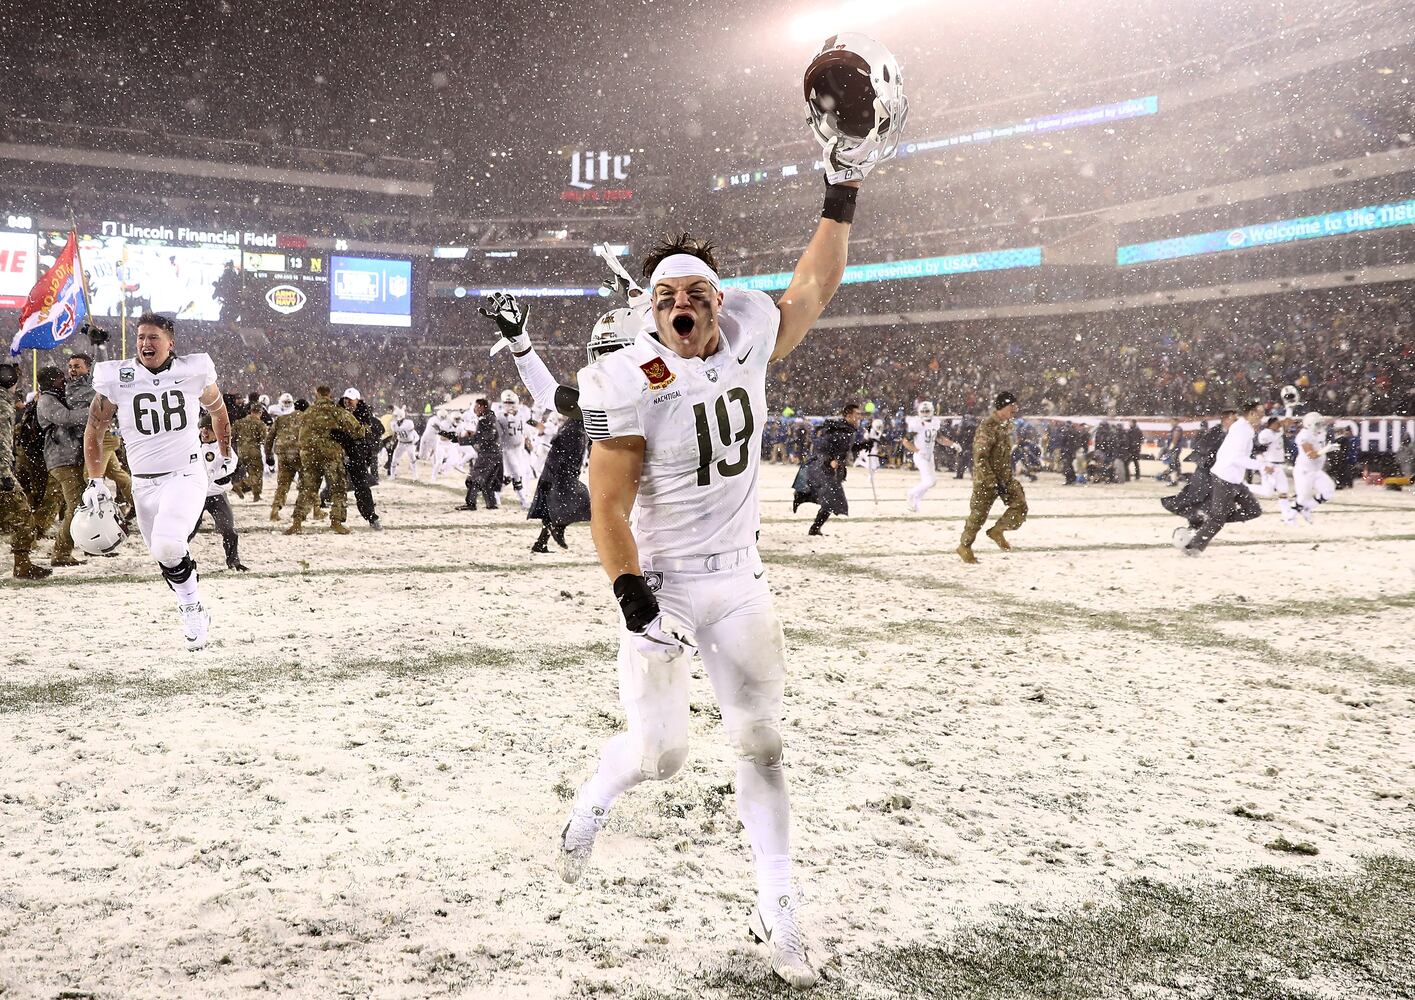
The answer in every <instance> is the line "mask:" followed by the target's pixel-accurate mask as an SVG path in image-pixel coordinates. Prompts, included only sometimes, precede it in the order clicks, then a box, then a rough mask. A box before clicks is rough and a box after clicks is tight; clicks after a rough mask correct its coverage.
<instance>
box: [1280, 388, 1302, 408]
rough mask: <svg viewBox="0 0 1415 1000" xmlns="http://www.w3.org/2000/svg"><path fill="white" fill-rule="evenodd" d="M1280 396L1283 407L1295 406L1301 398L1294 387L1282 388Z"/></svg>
mask: <svg viewBox="0 0 1415 1000" xmlns="http://www.w3.org/2000/svg"><path fill="white" fill-rule="evenodd" d="M1281 395H1282V402H1283V405H1285V406H1296V405H1297V402H1298V400H1300V399H1301V398H1302V397H1301V394H1300V393H1299V392H1298V391H1297V386H1295V385H1285V386H1283V387H1282V393H1281Z"/></svg>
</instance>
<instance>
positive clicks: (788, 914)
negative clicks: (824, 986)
mask: <svg viewBox="0 0 1415 1000" xmlns="http://www.w3.org/2000/svg"><path fill="white" fill-rule="evenodd" d="M796 906H797V901H796V900H795V899H794V898H792V897H791V896H782V897H781V898H780V899H778V900H777V901H776V903H775V905H773V906H770V907H768V909H767V912H766V913H765V914H763V913H762V908H761V904H758V905H757V907H756V909H754V910H753V911H752V919H751V921H750V923H749V924H748V925H747V927H748V930H749V932H750V933H751V935H752V937H754V938H756V939H757V940H758V941H760V942H761V943H762V944H764V945H766V946H767V947H768V948H770V949H771V971H772V972H775V973H776V974H777V975H778V976H780V977H781V978H782V979H783V980H784V981H785V982H787V983H788V984H790V985H791V986H798V987H810V986H814V985H815V984H816V979H817V976H816V970H815V969H813V968H811V960H810V959H809V958H808V957H806V942H805V941H804V940H803V939H802V937H801V926H800V924H798V923H797V922H796Z"/></svg>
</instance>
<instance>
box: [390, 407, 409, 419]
mask: <svg viewBox="0 0 1415 1000" xmlns="http://www.w3.org/2000/svg"><path fill="white" fill-rule="evenodd" d="M407 415H408V411H407V410H406V409H404V408H403V407H401V406H395V407H393V419H394V420H402V419H403V418H404V417H406V416H407Z"/></svg>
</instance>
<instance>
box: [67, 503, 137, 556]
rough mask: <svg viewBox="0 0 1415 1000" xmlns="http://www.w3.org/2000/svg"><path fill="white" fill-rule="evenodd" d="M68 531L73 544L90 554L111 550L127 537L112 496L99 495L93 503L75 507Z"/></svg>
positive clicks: (96, 554)
mask: <svg viewBox="0 0 1415 1000" xmlns="http://www.w3.org/2000/svg"><path fill="white" fill-rule="evenodd" d="M69 533H70V535H72V536H73V539H74V544H75V545H77V546H78V547H79V548H80V549H82V550H83V551H84V552H87V553H88V554H89V555H91V556H101V555H104V554H105V553H108V552H112V551H113V550H114V549H116V548H117V547H118V546H119V545H122V544H123V539H125V538H127V537H128V533H127V532H126V531H124V530H123V524H122V521H121V519H120V518H119V517H118V505H117V504H115V503H114V502H113V498H112V497H101V498H100V499H99V500H97V501H96V502H95V503H92V504H87V503H81V504H79V505H78V506H77V507H75V508H74V519H73V521H71V522H70V523H69Z"/></svg>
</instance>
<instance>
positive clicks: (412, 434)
mask: <svg viewBox="0 0 1415 1000" xmlns="http://www.w3.org/2000/svg"><path fill="white" fill-rule="evenodd" d="M393 433H395V434H396V435H397V436H398V443H399V444H417V441H418V429H417V426H416V425H415V424H414V423H413V422H412V421H411V420H410V419H408V418H407V417H404V418H403V419H402V420H400V421H398V423H396V424H394V425H393Z"/></svg>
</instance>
